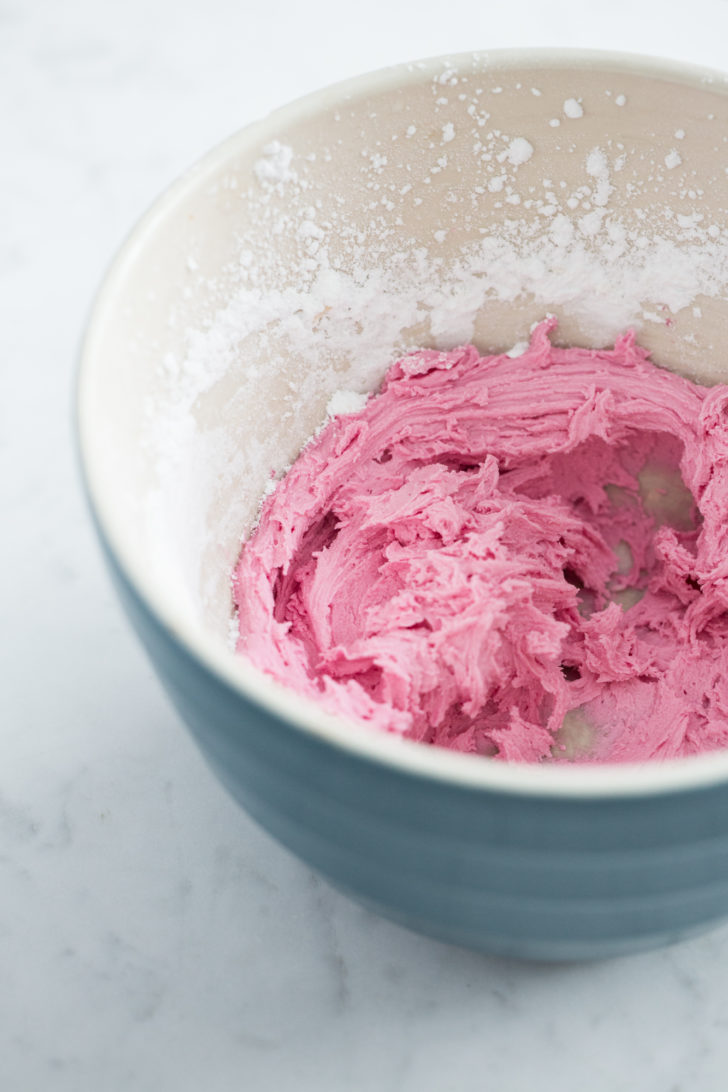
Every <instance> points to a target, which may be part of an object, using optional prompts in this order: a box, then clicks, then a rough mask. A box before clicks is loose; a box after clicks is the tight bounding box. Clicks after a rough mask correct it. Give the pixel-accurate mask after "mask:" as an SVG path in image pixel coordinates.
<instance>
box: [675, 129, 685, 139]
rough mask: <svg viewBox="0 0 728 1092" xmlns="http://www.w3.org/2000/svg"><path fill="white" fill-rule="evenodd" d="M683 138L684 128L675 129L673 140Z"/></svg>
mask: <svg viewBox="0 0 728 1092" xmlns="http://www.w3.org/2000/svg"><path fill="white" fill-rule="evenodd" d="M684 139H685V130H684V129H676V130H675V140H684Z"/></svg>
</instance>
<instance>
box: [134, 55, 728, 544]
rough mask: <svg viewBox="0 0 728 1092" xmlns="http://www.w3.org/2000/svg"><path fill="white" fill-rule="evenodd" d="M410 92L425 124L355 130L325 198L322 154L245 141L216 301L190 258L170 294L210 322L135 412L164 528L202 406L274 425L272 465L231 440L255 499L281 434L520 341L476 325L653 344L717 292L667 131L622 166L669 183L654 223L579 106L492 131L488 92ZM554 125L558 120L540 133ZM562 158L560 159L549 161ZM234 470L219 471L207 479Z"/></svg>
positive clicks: (195, 464) (197, 454)
mask: <svg viewBox="0 0 728 1092" xmlns="http://www.w3.org/2000/svg"><path fill="white" fill-rule="evenodd" d="M453 81H454V82H453ZM623 86H625V87H626V89H627V90H630V95H629V98H627V96H626V95H624V94H621V93H620V95H618V96H616V97H612V98H609V99H606V98H605V97H604V95H603V92H602V93H601V97H602V101H603V102H604V103H606V104H609V108H610V110H611V113H612V115H614V113H615V111H614V110H613V109H612V108H611V104H612V103H615V104H616V105H622V106H623V108H624V110H625V111H628V110H630V109H631V108H632V104H633V103H634V102H635V97H634V95H633V94H632V93H631V87H630V86H628V85H627V84H626V83H625V84H623ZM454 88H457V91H455V90H453V89H454ZM431 90H432V105H431V110H432V113H431V116H427V115H426V114H424V113H422V112H420V113H417V112H413V113H411V114H410V113H407V112H406V111H404V112H402V113H401V114H397V113H393V114H391V115H387V120H386V121H385V120H384V117H385V115H384V114H382V115H381V117H380V119H379V121H378V122H377V126H378V128H377V127H376V126H375V125H374V123H373V122H372V123H371V124H370V125H369V128H367V129H366V130H365V128H364V126H365V121H362V120H361V118H365V115H364V113H363V112H362V114H361V118H360V119H359V120H358V121H357V128H356V133H357V139H358V140H359V141H360V146H359V147H358V148H356V151H355V153H352V157H351V160H350V161H347V165H346V168H345V169H344V168H342V169H341V170H340V172H339V174H338V175H336V183H335V184H333V183H331V182H330V178H331V177H332V172H335V171H336V170H338V169H339V168H338V157H339V155H340V153H339V150H338V149H339V145H337V144H336V143H335V141H330V142H329V143H328V144H326V143H325V142H322V143H321V144H319V145H311V144H306V145H303V144H302V145H300V146H299V144H298V143H297V142H296V139H295V138H294V137H292V136H291V134H290V132H285V133H281V135H280V138H279V139H277V140H273V141H270V142H268V143H265V144H264V145H263V146H262V147H261V148H260V150H259V152H258V153H257V155H255V156H254V157H253V158H252V162H251V163H250V165H249V167H248V169H247V172H245V173H243V174H241V175H240V176H239V177H236V180H235V194H234V201H235V202H243V203H244V204H243V205H242V206H241V207H244V208H245V210H246V211H245V219H244V223H243V226H242V229H241V231H240V237H239V241H238V244H237V245H238V257H237V259H236V260H235V261H233V262H232V263H230V264H229V265H228V266H227V267H226V269H225V270H224V274H223V275H222V276H221V278H220V281H221V284H222V283H223V282H224V290H223V289H222V288H220V289H219V293H218V288H217V287H216V286H214V285H213V286H210V285H208V284H207V283H206V282H205V281H204V278H203V274H202V272H201V269H200V266H201V264H204V263H200V261H199V255H193V254H190V255H189V259H190V260H189V261H187V262H186V269H187V271H188V274H189V277H190V284H191V285H194V286H195V288H194V290H195V291H198V290H200V286H202V288H203V289H204V290H205V291H208V290H209V295H210V298H211V299H214V300H216V303H215V306H213V307H211V308H210V316H209V320H208V321H207V322H204V323H196V324H195V325H194V326H193V327H192V328H190V329H189V330H188V331H187V333H186V338H185V345H184V348H183V350H182V351H176V352H175V353H167V354H166V355H165V356H164V359H163V360H161V361H160V368H159V382H160V388H161V389H162V390H163V396H162V397H161V398H160V399H159V401H158V403H150V407H149V415H150V420H153V422H154V428H153V433H154V435H153V443H154V445H155V447H156V449H157V452H158V464H159V478H160V482H161V483H162V487H161V492H162V493H163V494H164V505H166V506H167V511H166V514H165V516H164V518H165V519H167V518H168V522H169V523H170V525H171V524H172V523H176V524H177V525H179V521H180V520H181V519H182V518H183V515H184V513H183V512H182V509H183V508H185V509H189V508H191V507H195V506H197V508H199V510H201V511H202V510H204V500H203V498H204V496H205V494H206V493H208V494H209V492H210V491H211V490H212V489H213V488H214V484H213V483H214V481H215V475H216V474H217V473H218V471H216V469H215V467H216V466H219V449H220V445H221V444H222V442H223V440H222V438H221V436H220V435H218V434H217V433H216V431H215V428H214V427H210V424H209V419H208V420H207V421H206V422H205V426H204V427H202V426H201V425H200V420H201V418H204V416H205V413H207V412H208V410H207V406H208V404H209V405H210V406H217V405H218V402H219V397H220V396H219V394H218V392H219V391H220V390H221V389H223V388H224V389H225V397H226V398H227V400H228V401H227V405H228V406H230V407H231V409H230V412H231V413H232V409H233V408H234V409H235V411H236V412H238V411H239V413H240V417H241V421H247V420H248V418H246V416H245V415H246V414H248V415H249V419H250V420H251V421H252V420H253V419H254V418H255V417H259V418H260V419H261V420H265V421H266V422H267V423H268V425H269V427H270V430H271V432H275V431H276V430H278V431H283V432H285V431H286V429H285V428H284V429H282V430H281V421H284V422H288V421H290V422H291V429H292V432H291V439H290V443H289V444H288V445H287V446H286V444H283V445H278V446H279V447H281V450H278V448H277V447H276V445H275V444H271V443H268V442H267V441H266V440H265V438H264V437H263V438H262V439H261V438H260V437H259V438H257V439H256V438H255V436H253V435H252V434H251V435H250V436H248V435H247V434H246V443H245V459H244V460H243V462H244V467H245V470H244V474H245V476H246V488H248V484H247V479H249V490H250V492H251V494H255V496H257V497H259V496H260V494H261V492H262V491H263V489H264V488H265V483H266V482H267V481H269V478H270V473H271V471H275V473H280V471H281V469H282V468H283V466H284V465H285V464H286V463H287V462H289V461H290V460H291V459H292V458H293V457H295V453H296V444H299V445H300V436H299V433H298V432H296V431H295V429H296V428H298V427H299V426H298V422H299V420H301V419H303V417H304V416H305V419H306V420H309V418H310V420H311V422H312V424H311V427H310V429H309V432H313V430H314V429H315V427H316V424H317V423H318V424H320V422H321V420H323V417H324V415H325V414H326V413H327V412H328V413H329V414H334V415H336V414H339V413H350V412H354V410H355V409H358V408H360V405H361V403H362V400H363V399H366V397H367V395H368V393H369V392H370V391H372V390H373V389H375V388H376V386H377V385H378V383H379V382H380V380H381V378H382V376H383V374H384V371H385V370H386V367H387V366H388V364H389V363H391V361H392V360H394V359H395V358H396V357H397V356H401V355H402V354H403V353H404V352H406V351H407V350H408V349H409V348H411V347H412V346H413V345H425V346H433V347H436V348H441V349H448V348H451V347H453V346H455V345H458V344H462V343H466V342H469V341H471V340H473V339H475V340H476V342H477V343H478V345H479V348H481V349H482V350H487V351H492V350H497V349H500V350H504V349H508V348H509V344H512V342H513V340H517V341H519V342H520V341H521V339H522V337H523V335H525V333H526V329H520V328H514V332H513V333H512V335H511V341H510V342H505V343H503V342H495V343H494V342H493V341H488V340H487V339H488V338H489V337H490V334H489V333H488V329H489V327H488V317H489V315H491V314H495V315H497V314H499V313H501V314H502V313H503V311H504V310H505V309H508V308H511V307H513V308H514V310H517V311H518V312H519V313H524V314H525V313H526V312H527V311H528V314H529V319H528V322H530V321H532V319H533V318H534V317H536V315H538V316H539V317H542V316H543V314H544V313H545V312H546V311H550V310H552V309H553V310H556V311H558V312H560V317H561V318H562V319H563V317H564V316H565V315H566V316H568V317H569V319H570V320H572V321H574V322H576V323H577V324H578V328H579V330H580V332H581V336H582V337H583V338H584V339H586V340H588V341H589V342H590V343H591V344H594V345H606V344H609V343H610V342H611V341H612V340H613V339H614V337H615V336H616V335H617V334H618V333H620V332H621V331H622V330H623V329H624V328H626V327H628V326H635V327H637V328H639V327H640V325H641V324H642V323H644V322H656V323H659V324H660V325H661V326H663V327H664V325H665V324H666V323H668V322H670V321H671V316H673V315H676V314H677V313H678V312H681V311H682V310H683V309H686V308H688V309H690V314H691V315H692V308H693V307H694V306H695V305H696V299H697V298H698V297H701V296H705V297H708V298H709V297H715V296H717V295H720V294H721V293H724V292H725V289H726V285H728V238H727V237H726V233H725V231H724V228H723V226H722V224H721V223H715V222H713V221H712V220H711V218H710V217H709V216H704V215H703V213H702V212H699V211H698V209H697V207H696V201H697V202H698V204H699V199H698V197H695V198H692V197H690V194H691V193H695V194H697V183H696V181H695V180H694V179H693V178H692V177H691V176H690V175H689V167H690V163H689V157H688V155H687V151H686V154H685V156H684V159H685V163H683V156H681V155H680V154H679V153H678V152H677V151H676V149H675V148H672V147H670V145H671V144H672V142H673V140H674V141H678V140H682V138H683V137H682V136H680V135H678V134H679V133H682V134H683V136H684V131H683V130H677V131H676V130H675V129H674V128H673V126H674V125H675V124H676V123H677V122H678V121H679V120H680V118H678V117H676V118H674V120H672V121H671V122H669V123H668V124H669V129H668V130H667V132H668V135H667V136H666V138H665V142H664V144H663V145H662V146H661V147H660V148H659V150H658V149H657V148H654V149H653V151H652V152H651V153H650V154H651V155H652V162H651V165H650V167H649V170H642V168H640V170H642V175H643V176H644V178H649V180H650V181H649V186H653V184H654V183H653V179H657V180H658V181H659V178H660V177H665V176H667V175H668V174H669V178H670V186H671V187H672V189H671V191H670V192H671V193H674V194H676V196H675V197H674V200H673V198H672V197H671V198H670V204H667V203H665V201H663V202H662V203H661V204H660V203H657V202H655V200H654V198H653V190H652V189H650V188H648V183H647V182H646V181H644V180H643V181H636V180H635V179H636V177H637V176H636V174H635V165H636V164H639V163H641V161H642V160H640V159H639V156H642V159H644V154H645V153H644V150H643V149H640V150H639V152H637V151H636V150H635V149H634V148H632V147H630V146H625V144H624V143H623V142H620V140H619V139H618V138H617V137H615V136H614V135H613V136H612V138H611V139H609V138H607V137H606V136H604V138H602V136H600V135H597V136H596V137H595V136H594V130H591V129H589V127H588V126H589V125H591V123H592V121H593V120H594V117H595V114H596V106H593V105H592V104H593V102H594V100H593V98H591V97H589V96H587V95H584V99H583V101H584V102H586V103H587V106H588V110H587V113H588V117H587V118H586V121H585V123H584V124H583V125H579V126H576V125H572V124H571V122H572V121H577V120H578V119H580V118H582V117H584V115H585V107H584V105H583V104H582V99H581V98H577V97H576V96H574V97H570V98H566V99H565V100H563V99H562V97H561V95H559V96H558V98H554V97H553V96H552V97H551V98H550V99H549V98H548V97H547V95H546V94H545V93H543V94H541V95H538V96H536V95H535V94H532V89H530V88H529V85H528V84H526V85H525V86H524V88H523V95H524V96H527V104H528V108H529V111H535V110H541V114H540V116H539V117H537V118H535V119H534V120H533V122H532V123H529V125H528V126H526V124H525V123H524V122H523V117H522V115H521V116H520V121H519V123H518V127H516V126H515V125H514V127H513V128H512V129H510V131H509V128H508V126H507V124H506V122H505V121H504V120H502V118H501V115H500V114H499V112H498V111H499V110H500V109H501V104H502V103H503V102H504V101H505V99H506V98H507V95H506V93H505V92H506V91H508V88H504V84H503V83H497V84H494V82H493V81H483V82H482V85H481V83H480V82H477V83H476V82H470V83H468V79H467V78H466V77H464V76H458V74H457V73H456V72H455V71H454V70H453V69H451V68H447V69H446V70H444V71H443V72H442V73H439V74H438V77H437V80H436V81H433V83H432V89H431ZM539 90H540V89H539ZM569 90H571V88H569ZM576 90H581V89H580V88H577V87H575V86H574V91H576ZM562 93H563V92H562ZM493 96H495V98H493ZM620 99H622V100H623V101H622V102H621V103H620V101H619V100H620ZM542 103H543V105H541V104H542ZM560 109H561V110H562V118H561V119H559V118H558V117H554V116H552V115H553V114H554V113H558V112H559V110H560ZM337 117H341V118H343V117H344V114H343V108H342V112H340V113H338V114H337ZM624 118H625V114H620V121H621V120H623V119H624ZM338 124H339V126H340V128H343V121H342V122H339V123H338ZM519 130H520V131H519ZM590 132H591V134H592V135H591V137H589V133H590ZM526 133H527V134H528V135H524V134H526ZM360 134H361V135H360ZM582 134H583V135H582ZM691 136H692V134H691ZM578 139H581V141H582V144H581V148H580V151H579V152H578V154H574V153H573V152H572V151H571V150H570V145H569V144H568V142H571V141H576V140H578ZM595 139H596V140H597V141H599V143H596V144H593V145H592V146H591V147H590V145H589V141H590V140H591V141H594V140H595ZM689 144H690V141H686V142H685V145H681V148H685V149H687V148H688V145H689ZM554 149H555V150H554ZM560 149H562V150H560ZM567 153H568V154H567ZM650 172H651V174H650ZM692 187H695V189H693V188H692ZM354 190H355V191H356V195H357V196H356V200H354V201H352V200H351V198H350V193H349V191H352V192H353V191H354ZM680 195H682V196H680ZM230 200H231V202H232V201H233V198H231V199H230ZM673 206H674V207H673ZM240 219H241V217H240V215H239V213H238V214H237V221H239V220H240ZM237 221H236V222H237ZM231 222H233V221H232V219H231ZM423 225H424V226H423ZM191 290H192V289H191ZM216 293H218V294H217V295H216ZM529 308H530V310H528V309H529ZM182 321H184V320H182ZM526 325H528V323H526ZM484 331H485V332H484ZM519 347H520V346H516V347H515V349H514V351H517V350H518V348H519ZM231 376H234V383H233V382H231V379H230V377H231ZM160 407H161V408H160ZM307 414H308V415H309V416H306V415H307ZM294 425H295V428H294ZM240 427H241V429H242V428H243V425H242V424H241V426H240ZM259 431H260V432H261V435H262V434H263V432H264V430H263V428H262V426H261V428H260V430H259ZM203 434H204V435H203ZM255 435H256V436H257V433H256V434H255ZM242 466H243V463H242V462H241V461H240V460H238V459H237V456H236V457H235V458H234V459H231V460H230V462H229V466H228V470H227V471H226V473H227V474H228V476H229V477H230V478H232V476H233V475H234V474H235V472H236V468H238V472H242ZM180 483H186V484H184V489H183V488H182V485H181V484H180ZM180 496H182V497H184V501H180V505H181V508H180V510H179V511H175V512H174V513H171V514H170V512H169V506H170V505H171V504H173V503H177V502H176V501H174V498H175V497H180ZM191 496H192V497H193V498H194V499H193V500H192V501H190V499H189V498H190V497H191ZM154 503H155V504H157V507H158V508H160V507H162V506H161V505H160V503H159V498H156V499H155V501H154ZM198 524H199V521H198ZM195 550H197V551H198V552H199V543H195V544H194V545H193V547H191V554H192V553H194V552H195Z"/></svg>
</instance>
